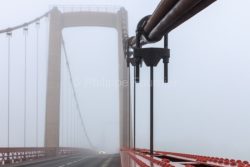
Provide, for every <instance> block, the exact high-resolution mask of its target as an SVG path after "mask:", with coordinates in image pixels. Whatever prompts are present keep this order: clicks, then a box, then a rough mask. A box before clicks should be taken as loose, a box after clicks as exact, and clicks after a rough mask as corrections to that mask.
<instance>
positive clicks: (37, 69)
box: [36, 22, 40, 148]
mask: <svg viewBox="0 0 250 167" xmlns="http://www.w3.org/2000/svg"><path fill="white" fill-rule="evenodd" d="M39 26H40V22H36V147H37V148H38V145H39V144H38V142H39V141H38V135H39V134H38V133H39V132H38V130H39V122H38V119H39V118H38V117H39V115H38V114H39Z"/></svg>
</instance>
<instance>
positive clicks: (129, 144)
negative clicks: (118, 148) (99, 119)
mask: <svg viewBox="0 0 250 167" xmlns="http://www.w3.org/2000/svg"><path fill="white" fill-rule="evenodd" d="M130 89H131V85H130V65H129V67H128V98H129V99H128V102H129V104H128V106H129V109H128V119H129V121H128V133H129V139H128V141H129V143H128V146H129V148H130V147H131V93H130Z"/></svg>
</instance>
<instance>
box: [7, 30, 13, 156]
mask: <svg viewBox="0 0 250 167" xmlns="http://www.w3.org/2000/svg"><path fill="white" fill-rule="evenodd" d="M11 36H12V32H7V37H8V88H7V89H8V90H7V91H8V93H7V96H8V98H7V101H8V102H7V103H8V104H7V110H8V118H7V119H8V128H7V133H8V135H7V138H8V139H7V146H8V148H9V147H10V47H11V46H10V38H11ZM8 159H9V151H8Z"/></svg>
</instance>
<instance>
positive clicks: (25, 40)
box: [23, 27, 28, 147]
mask: <svg viewBox="0 0 250 167" xmlns="http://www.w3.org/2000/svg"><path fill="white" fill-rule="evenodd" d="M23 33H24V119H23V146H24V147H26V114H27V35H28V28H27V27H25V28H23Z"/></svg>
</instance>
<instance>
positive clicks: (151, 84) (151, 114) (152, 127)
mask: <svg viewBox="0 0 250 167" xmlns="http://www.w3.org/2000/svg"><path fill="white" fill-rule="evenodd" d="M153 153H154V67H153V66H151V67H150V155H153Z"/></svg>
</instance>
